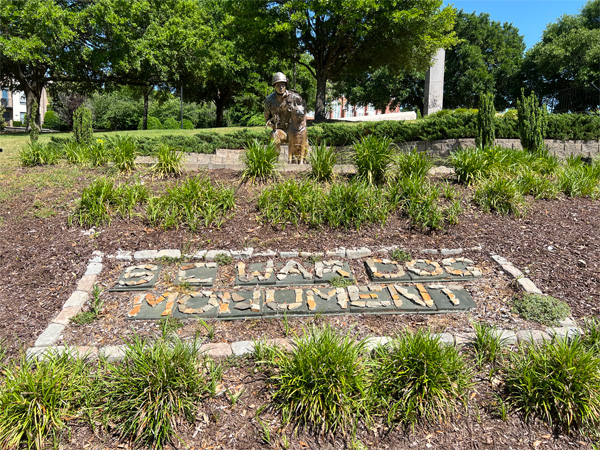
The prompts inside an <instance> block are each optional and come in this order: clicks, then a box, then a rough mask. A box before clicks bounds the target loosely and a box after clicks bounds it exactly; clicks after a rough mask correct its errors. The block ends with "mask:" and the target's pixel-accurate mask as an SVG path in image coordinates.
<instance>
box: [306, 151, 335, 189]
mask: <svg viewBox="0 0 600 450" xmlns="http://www.w3.org/2000/svg"><path fill="white" fill-rule="evenodd" d="M337 159H338V157H337V153H336V150H335V147H327V144H326V143H325V142H323V143H316V142H314V143H313V144H312V149H311V150H310V155H309V160H310V177H311V178H313V179H314V180H316V181H327V182H330V181H332V180H333V177H334V175H335V174H334V172H333V168H334V167H335V165H336V164H337Z"/></svg>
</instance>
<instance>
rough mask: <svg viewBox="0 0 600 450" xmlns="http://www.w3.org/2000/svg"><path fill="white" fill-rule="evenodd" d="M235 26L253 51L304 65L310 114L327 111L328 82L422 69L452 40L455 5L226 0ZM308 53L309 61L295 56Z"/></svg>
mask: <svg viewBox="0 0 600 450" xmlns="http://www.w3.org/2000/svg"><path fill="white" fill-rule="evenodd" d="M229 4H230V6H231V7H232V11H233V14H234V16H235V17H236V19H237V23H236V25H237V28H238V30H239V32H240V33H241V34H242V35H243V36H244V37H245V38H246V40H247V41H248V44H249V45H251V46H253V47H254V48H255V49H256V50H255V51H256V52H257V53H260V54H262V55H264V56H265V57H267V58H268V57H270V56H271V55H272V54H278V55H280V56H281V57H283V58H287V59H290V60H295V61H296V62H297V63H298V64H303V65H305V66H306V67H307V69H308V70H309V71H310V72H311V74H312V75H313V76H314V77H315V79H316V83H317V90H316V101H315V117H316V118H324V117H325V113H326V111H325V94H326V85H327V81H330V80H331V81H336V80H339V79H342V78H343V77H344V76H345V75H348V74H349V73H357V72H364V71H365V70H367V71H375V70H376V69H378V68H380V67H388V68H389V69H390V70H391V71H393V72H395V73H397V72H400V71H402V70H418V69H424V68H426V67H427V66H428V65H429V64H430V61H431V58H432V56H433V54H434V53H435V52H436V50H437V49H438V48H440V47H444V48H447V47H449V46H450V45H452V44H453V43H454V41H455V39H454V33H453V32H452V26H453V24H454V9H453V8H452V7H445V8H442V0H360V1H357V0H256V1H252V2H230V3H229ZM304 54H308V55H310V56H311V59H310V62H308V63H307V62H305V61H302V60H301V58H300V57H301V55H304Z"/></svg>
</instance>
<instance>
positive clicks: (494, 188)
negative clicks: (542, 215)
mask: <svg viewBox="0 0 600 450" xmlns="http://www.w3.org/2000/svg"><path fill="white" fill-rule="evenodd" d="M473 201H474V202H475V204H477V205H479V206H480V207H481V209H483V211H484V212H497V213H499V214H514V215H515V216H519V215H521V214H523V213H524V208H525V200H524V198H523V194H522V193H521V190H520V188H519V185H518V183H517V182H516V181H515V180H514V179H513V178H508V177H506V176H502V175H497V174H493V175H490V176H489V178H484V179H481V180H480V182H479V184H478V187H477V189H476V190H475V195H474V196H473Z"/></svg>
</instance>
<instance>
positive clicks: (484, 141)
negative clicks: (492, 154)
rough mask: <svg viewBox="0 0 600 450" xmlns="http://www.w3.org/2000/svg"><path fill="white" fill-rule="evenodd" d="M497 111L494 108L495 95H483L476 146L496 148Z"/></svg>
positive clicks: (478, 112) (478, 117)
mask: <svg viewBox="0 0 600 450" xmlns="http://www.w3.org/2000/svg"><path fill="white" fill-rule="evenodd" d="M495 116H496V109H495V108H494V94H492V93H491V92H488V93H486V94H481V97H480V99H479V110H478V111H477V136H475V146H477V147H481V148H486V147H493V146H494V139H496V130H495V126H494V125H495Z"/></svg>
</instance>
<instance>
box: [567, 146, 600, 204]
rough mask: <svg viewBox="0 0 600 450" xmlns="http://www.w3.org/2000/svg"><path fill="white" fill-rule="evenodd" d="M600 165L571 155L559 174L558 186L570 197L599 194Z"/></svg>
mask: <svg viewBox="0 0 600 450" xmlns="http://www.w3.org/2000/svg"><path fill="white" fill-rule="evenodd" d="M599 168H600V165H599V164H597V163H594V164H587V163H586V162H585V161H583V160H582V159H581V157H580V156H579V157H573V156H570V157H569V158H568V159H567V163H566V165H565V166H564V167H563V170H562V171H560V172H559V174H558V187H559V189H560V190H561V192H563V193H564V194H565V195H568V196H569V197H595V196H597V195H598V182H599V181H600V170H598V169H599Z"/></svg>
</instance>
